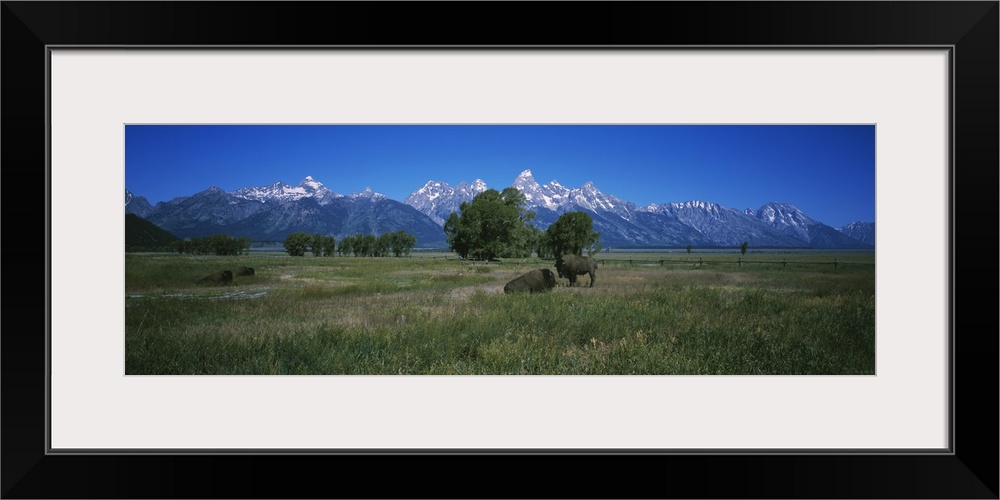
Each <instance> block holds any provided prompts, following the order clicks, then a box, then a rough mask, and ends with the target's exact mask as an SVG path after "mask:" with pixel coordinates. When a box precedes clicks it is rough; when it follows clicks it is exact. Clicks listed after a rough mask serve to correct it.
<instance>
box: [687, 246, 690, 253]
mask: <svg viewBox="0 0 1000 500" xmlns="http://www.w3.org/2000/svg"><path fill="white" fill-rule="evenodd" d="M687 251H688V253H691V245H688V246H687Z"/></svg>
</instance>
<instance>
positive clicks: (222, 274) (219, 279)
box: [198, 271, 233, 285]
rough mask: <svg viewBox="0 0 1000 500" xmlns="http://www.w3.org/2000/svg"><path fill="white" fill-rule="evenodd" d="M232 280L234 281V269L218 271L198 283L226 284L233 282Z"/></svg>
mask: <svg viewBox="0 0 1000 500" xmlns="http://www.w3.org/2000/svg"><path fill="white" fill-rule="evenodd" d="M232 282H233V272H232V271H216V272H214V273H212V274H209V275H208V276H205V277H204V278H202V279H200V280H198V283H200V284H202V285H225V284H226V283H232Z"/></svg>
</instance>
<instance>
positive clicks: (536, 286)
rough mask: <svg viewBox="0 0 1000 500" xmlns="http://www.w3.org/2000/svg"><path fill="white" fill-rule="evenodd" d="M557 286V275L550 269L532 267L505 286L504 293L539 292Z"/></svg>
mask: <svg viewBox="0 0 1000 500" xmlns="http://www.w3.org/2000/svg"><path fill="white" fill-rule="evenodd" d="M555 286H556V275H555V274H553V273H552V271H550V270H548V269H532V270H531V271H528V272H526V273H524V274H522V275H520V276H518V277H517V278H514V279H513V280H511V281H510V282H508V283H507V284H506V285H504V287H503V293H518V292H528V293H538V292H544V291H547V290H551V289H553V288H555Z"/></svg>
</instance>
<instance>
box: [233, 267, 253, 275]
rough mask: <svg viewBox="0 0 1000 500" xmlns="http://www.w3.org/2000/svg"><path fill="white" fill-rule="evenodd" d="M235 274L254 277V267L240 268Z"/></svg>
mask: <svg viewBox="0 0 1000 500" xmlns="http://www.w3.org/2000/svg"><path fill="white" fill-rule="evenodd" d="M235 274H236V276H253V275H254V272H253V268H252V267H246V266H240V267H237V268H236V273H235Z"/></svg>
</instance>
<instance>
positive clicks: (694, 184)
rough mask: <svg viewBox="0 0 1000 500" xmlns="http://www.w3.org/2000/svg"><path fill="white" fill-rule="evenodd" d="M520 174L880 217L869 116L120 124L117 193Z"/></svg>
mask: <svg viewBox="0 0 1000 500" xmlns="http://www.w3.org/2000/svg"><path fill="white" fill-rule="evenodd" d="M523 170H531V172H532V174H533V175H534V177H535V180H536V181H538V182H539V183H541V184H545V183H547V182H549V181H551V180H553V179H554V180H557V181H558V182H559V183H560V184H562V185H563V186H565V187H568V188H578V187H580V186H581V185H583V184H584V183H585V182H587V181H592V182H593V183H594V185H595V186H597V188H598V189H599V190H601V191H602V192H604V193H606V194H610V195H614V196H617V197H619V198H622V199H625V200H628V201H631V202H633V203H636V204H639V205H643V206H644V205H647V204H649V203H669V202H684V201H691V200H699V201H708V202H713V203H717V204H719V205H722V206H725V207H729V208H735V209H739V210H742V209H745V208H758V207H760V206H761V205H763V204H765V203H767V202H770V201H778V202H783V203H791V204H792V205H795V206H796V207H798V208H799V209H800V210H802V211H803V212H804V213H805V214H806V215H808V216H810V217H812V218H814V219H816V220H819V221H820V222H823V223H825V224H828V225H830V226H833V227H840V226H843V225H844V224H847V223H850V222H855V221H865V222H874V221H875V126H874V125H274V126H271V125H127V126H126V127H125V188H126V189H128V190H129V191H132V192H133V193H134V194H136V195H138V196H143V197H145V198H146V199H148V200H149V202H150V203H152V204H156V203H157V202H160V201H169V200H171V199H173V198H175V197H178V196H190V195H192V194H194V193H196V192H198V191H203V190H205V189H208V188H209V187H211V186H218V187H220V188H222V189H224V190H226V191H233V190H236V189H239V188H242V187H247V186H266V185H270V184H273V183H275V182H278V181H281V182H284V183H286V184H290V185H297V184H298V183H299V182H300V181H301V180H302V179H304V178H305V177H306V176H312V177H313V178H314V179H316V180H318V181H320V182H322V183H323V184H324V185H325V186H326V187H327V188H329V189H331V190H332V191H334V192H336V193H340V194H350V193H352V192H358V191H362V190H364V189H365V188H366V187H371V188H372V189H373V190H374V191H376V192H379V193H382V194H385V195H386V196H388V197H390V198H392V199H394V200H398V201H402V200H403V199H405V198H406V197H407V196H408V195H409V194H410V193H412V192H413V191H416V190H417V189H419V188H420V187H422V186H423V185H424V184H425V183H426V182H427V181H428V180H432V179H433V180H436V181H443V182H447V183H448V184H450V185H452V186H454V185H456V184H458V183H459V182H461V181H466V182H472V181H473V180H475V179H477V178H479V179H483V180H484V181H485V182H486V184H487V185H488V186H489V187H491V188H496V189H498V190H501V189H503V188H504V187H507V186H509V185H510V184H511V183H513V182H514V179H515V178H516V177H517V176H518V174H520V173H521V171H523Z"/></svg>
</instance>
